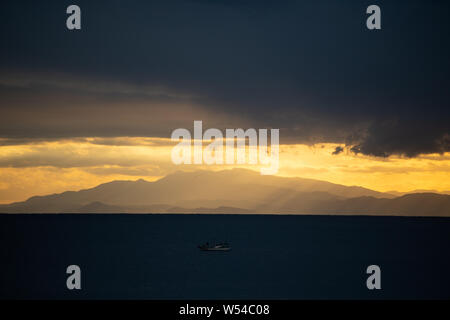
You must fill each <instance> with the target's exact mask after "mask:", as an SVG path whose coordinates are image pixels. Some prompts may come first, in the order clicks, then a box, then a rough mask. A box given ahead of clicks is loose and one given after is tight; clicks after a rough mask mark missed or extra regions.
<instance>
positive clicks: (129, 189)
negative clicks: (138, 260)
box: [0, 169, 450, 216]
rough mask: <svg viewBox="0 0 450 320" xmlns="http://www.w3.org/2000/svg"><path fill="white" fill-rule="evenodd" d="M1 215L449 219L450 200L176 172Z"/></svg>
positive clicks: (4, 208)
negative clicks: (318, 215) (150, 180)
mask: <svg viewBox="0 0 450 320" xmlns="http://www.w3.org/2000/svg"><path fill="white" fill-rule="evenodd" d="M0 212H2V213H223V214H226V213H289V214H358V215H359V214H362V215H365V214H370V215H405V216H450V196H449V195H444V194H436V193H415V194H406V195H403V196H400V197H395V196H393V195H392V194H390V193H381V192H377V191H373V190H370V189H366V188H362V187H357V186H351V187H349V186H343V185H339V184H333V183H329V182H325V181H320V180H312V179H303V178H284V177H277V176H264V175H260V174H259V173H258V172H254V171H251V170H245V169H232V170H224V171H218V172H213V171H195V172H181V171H180V172H176V173H174V174H171V175H168V176H166V177H164V178H162V179H160V180H158V181H155V182H148V181H145V180H142V179H140V180H137V181H112V182H108V183H104V184H100V185H98V186H97V187H94V188H91V189H86V190H81V191H77V192H75V191H66V192H63V193H60V194H52V195H48V196H35V197H31V198H29V199H28V200H26V201H24V202H17V203H12V204H8V205H0Z"/></svg>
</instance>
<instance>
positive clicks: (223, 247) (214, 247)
mask: <svg viewBox="0 0 450 320" xmlns="http://www.w3.org/2000/svg"><path fill="white" fill-rule="evenodd" d="M198 248H199V249H200V250H202V251H230V250H231V246H230V245H229V244H228V243H227V242H220V243H213V244H210V243H208V242H206V243H205V244H202V245H199V246H198Z"/></svg>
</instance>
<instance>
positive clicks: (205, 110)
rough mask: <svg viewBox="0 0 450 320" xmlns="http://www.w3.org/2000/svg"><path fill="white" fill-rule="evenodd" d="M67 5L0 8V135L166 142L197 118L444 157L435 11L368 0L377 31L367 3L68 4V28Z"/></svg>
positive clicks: (447, 26) (445, 43)
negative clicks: (376, 13) (74, 7)
mask: <svg viewBox="0 0 450 320" xmlns="http://www.w3.org/2000/svg"><path fill="white" fill-rule="evenodd" d="M69 4H72V2H70V1H57V2H56V1H39V2H37V1H9V2H8V3H5V4H3V10H2V11H1V13H0V24H1V28H2V29H1V30H2V33H1V42H2V48H4V49H3V50H1V51H0V68H1V70H3V71H2V73H3V74H9V75H12V76H8V77H7V78H8V79H7V80H8V81H9V82H8V81H6V83H5V82H2V83H1V85H2V88H0V89H1V91H0V102H1V107H0V108H1V109H0V110H1V111H0V112H1V113H2V119H3V120H0V122H1V128H0V135H1V136H2V137H12V136H14V137H34V138H39V137H41V136H50V137H58V136H64V137H67V136H89V135H96V136H133V135H144V136H162V137H168V134H170V130H171V129H172V128H174V127H186V126H188V125H190V124H191V123H192V121H193V120H197V119H204V120H205V121H206V122H207V123H208V125H209V126H216V127H220V128H222V127H238V126H246V127H274V128H280V129H281V142H282V143H283V142H287V143H291V142H304V143H314V142H337V143H347V144H348V145H350V146H352V147H354V148H353V150H354V151H356V152H361V153H364V154H370V155H377V156H386V155H390V154H404V155H408V156H414V155H416V154H419V153H433V152H444V151H448V150H449V149H448V148H449V146H448V133H449V131H450V130H449V125H448V123H450V121H448V119H450V112H449V105H450V90H448V88H449V85H450V83H449V82H450V80H449V79H450V78H449V77H448V75H449V74H450V62H449V59H448V57H449V56H450V45H449V40H448V37H447V36H446V35H447V34H449V31H450V22H449V20H448V19H447V15H448V12H449V8H450V4H449V3H448V2H445V1H432V2H429V1H377V4H378V5H379V6H380V7H381V8H382V30H380V31H368V30H367V29H366V28H365V19H366V14H365V10H366V8H367V6H368V5H370V4H372V2H368V1H296V2H294V1H286V2H282V1H258V2H256V1H214V2H209V1H159V2H156V1H77V4H78V5H79V6H80V7H81V9H82V30H81V31H75V32H72V31H68V30H67V29H66V28H65V19H66V14H65V9H66V7H67V6H68V5H69ZM17 70H19V71H21V72H23V73H24V74H30V75H33V74H38V75H43V76H39V77H40V80H39V79H35V81H33V82H32V83H29V82H26V83H25V84H24V83H23V81H22V82H20V81H17V79H15V77H14V76H13V75H14V74H15V73H16V72H18V71H17ZM52 72H58V73H59V74H61V75H62V76H60V78H58V77H55V78H54V79H56V80H54V79H53V80H52V81H49V80H45V79H47V78H46V76H44V75H46V74H52ZM66 75H70V76H66ZM42 79H44V80H42ZM58 79H59V80H58ZM74 79H75V80H74ZM97 79H103V80H101V81H100V80H97ZM100 82H101V83H103V85H100V84H99V83H100ZM117 83H119V84H120V85H118V84H117ZM113 84H114V85H113ZM12 87H14V88H15V89H13V88H12ZM155 88H158V90H159V91H158V90H156V89H155ZM149 92H150V94H149ZM19 102H20V103H19ZM177 104H180V105H184V109H183V107H181V109H183V110H185V113H184V115H185V117H184V118H182V117H179V118H176V114H177V113H178V112H179V111H180V110H179V109H180V107H177ZM30 105H32V107H31V106H30ZM119 105H122V107H120V106H119ZM161 105H164V108H163V109H164V111H165V112H163V111H162V110H161ZM187 105H188V107H187ZM158 108H159V109H158ZM58 109H59V111H58ZM188 109H189V110H190V112H188V111H186V110H188ZM155 114H156V116H155ZM174 117H175V118H174ZM198 117H201V118H198ZM153 118H154V119H153ZM205 118H206V119H205Z"/></svg>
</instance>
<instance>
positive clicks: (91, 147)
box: [0, 137, 450, 203]
mask: <svg viewBox="0 0 450 320" xmlns="http://www.w3.org/2000/svg"><path fill="white" fill-rule="evenodd" d="M2 142H3V143H2V146H0V203H10V202H14V201H23V200H26V199H27V198H29V197H31V196H34V195H46V194H51V193H59V192H64V191H67V190H80V189H85V188H91V187H94V186H96V185H98V184H100V183H105V182H109V181H112V180H137V179H141V178H142V179H145V180H148V181H152V180H157V179H159V178H161V177H164V176H165V175H167V174H170V173H172V172H175V171H177V170H186V171H188V170H189V171H192V170H198V169H203V170H205V169H206V170H224V169H231V168H234V167H240V168H248V169H253V170H256V171H259V168H260V167H259V166H257V165H220V166H217V165H215V166H210V165H205V164H203V165H193V164H192V165H179V166H176V165H174V164H173V163H172V161H171V150H172V147H173V145H174V143H173V142H171V141H170V139H163V138H139V137H137V138H128V137H120V138H79V139H68V140H56V141H32V142H23V143H22V144H14V143H7V142H8V141H7V140H5V141H2ZM336 146H338V145H337V144H331V143H330V144H315V145H311V146H308V145H303V144H290V145H280V159H279V161H280V167H279V171H278V173H277V174H278V175H280V176H291V177H294V176H296V177H304V178H311V179H319V180H325V181H329V182H333V183H338V184H343V185H358V186H363V187H366V188H370V189H373V190H377V191H391V190H395V191H400V192H407V191H412V190H417V189H429V190H437V191H447V190H450V153H446V154H444V155H439V154H431V155H422V156H418V157H415V158H404V157H398V156H391V157H389V158H376V157H369V156H363V155H355V154H353V153H352V152H350V151H349V150H346V149H344V151H343V152H341V153H340V154H337V155H332V152H333V151H334V150H335V148H336Z"/></svg>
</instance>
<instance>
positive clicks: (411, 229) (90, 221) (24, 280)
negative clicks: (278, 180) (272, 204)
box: [0, 214, 450, 300]
mask: <svg viewBox="0 0 450 320" xmlns="http://www.w3.org/2000/svg"><path fill="white" fill-rule="evenodd" d="M222 241H227V242H229V243H230V245H231V247H232V249H231V251H229V252H205V251H201V250H199V249H198V245H200V244H203V243H205V242H209V243H212V242H222ZM0 260H1V265H0V298H1V299H157V300H159V299H194V300H195V299H289V300H292V299H449V298H450V219H449V218H421V217H382V216H377V217H375V216H372V217H369V216H317V215H258V214H254V215H218V214H211V215H210V214H198V215H196V214H49V215H47V214H8V215H0ZM70 265H76V266H79V268H80V283H81V289H80V290H76V289H75V290H69V289H68V288H67V285H66V281H67V278H68V277H69V276H70V274H68V273H67V267H68V266H70ZM371 265H376V266H378V267H379V269H380V273H379V275H380V278H379V280H380V287H381V288H380V289H372V290H369V289H368V287H367V279H368V277H369V276H370V274H368V273H367V268H368V266H371Z"/></svg>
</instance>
